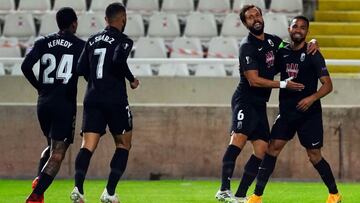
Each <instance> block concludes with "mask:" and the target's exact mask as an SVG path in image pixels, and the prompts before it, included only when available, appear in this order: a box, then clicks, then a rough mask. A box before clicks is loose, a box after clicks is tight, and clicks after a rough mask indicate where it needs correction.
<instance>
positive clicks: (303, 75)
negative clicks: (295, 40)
mask: <svg viewBox="0 0 360 203" xmlns="http://www.w3.org/2000/svg"><path fill="white" fill-rule="evenodd" d="M306 50H307V46H306V44H305V45H304V47H303V48H301V49H299V50H292V49H291V47H290V44H285V45H284V47H282V48H280V49H279V51H278V53H277V55H276V60H275V66H276V67H277V68H278V71H279V72H280V74H281V80H285V79H287V78H289V77H294V79H293V81H294V82H297V83H301V84H303V85H305V89H303V90H302V91H293V90H288V89H281V90H280V95H279V101H280V114H282V115H283V116H293V117H294V118H296V117H298V116H301V115H304V114H308V113H318V112H321V103H320V100H317V101H315V102H314V103H313V104H312V105H311V106H310V108H309V109H308V110H307V111H305V112H301V111H299V110H297V109H296V105H297V104H298V102H299V101H300V100H301V99H303V98H305V97H308V96H310V95H312V94H314V93H315V92H316V91H317V89H318V80H319V78H320V77H322V76H329V72H328V70H327V68H326V64H325V60H324V57H323V56H322V55H321V53H320V52H319V51H318V52H316V53H315V55H312V54H307V53H306Z"/></svg>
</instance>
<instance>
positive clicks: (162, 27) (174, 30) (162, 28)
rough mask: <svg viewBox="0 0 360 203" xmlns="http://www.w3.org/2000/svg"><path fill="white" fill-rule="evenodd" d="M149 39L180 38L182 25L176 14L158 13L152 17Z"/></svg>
mask: <svg viewBox="0 0 360 203" xmlns="http://www.w3.org/2000/svg"><path fill="white" fill-rule="evenodd" d="M148 36H149V37H162V38H166V39H174V38H175V37H177V36H180V24H179V20H178V18H177V16H176V14H171V13H163V12H156V13H154V14H153V15H152V16H151V17H150V22H149V30H148Z"/></svg>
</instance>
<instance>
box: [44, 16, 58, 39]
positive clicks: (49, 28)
mask: <svg viewBox="0 0 360 203" xmlns="http://www.w3.org/2000/svg"><path fill="white" fill-rule="evenodd" d="M55 14H56V13H55V12H47V13H45V14H44V15H42V16H41V19H40V22H41V25H40V30H39V35H41V36H45V35H47V34H49V33H53V32H57V31H58V30H59V28H58V26H57V24H56V19H55V16H56V15H55Z"/></svg>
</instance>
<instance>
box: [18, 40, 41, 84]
mask: <svg viewBox="0 0 360 203" xmlns="http://www.w3.org/2000/svg"><path fill="white" fill-rule="evenodd" d="M41 41H42V39H40V40H38V41H36V42H35V43H34V46H33V47H32V49H31V50H30V52H29V53H28V54H27V55H26V57H25V59H24V61H23V63H22V64H21V71H22V72H23V74H24V76H25V77H26V79H27V80H28V81H29V82H30V83H31V85H32V86H34V87H35V88H36V89H39V88H40V83H39V81H38V80H37V79H36V77H35V74H34V72H33V67H34V65H35V64H36V62H37V61H38V60H39V59H40V58H41V53H40V50H41Z"/></svg>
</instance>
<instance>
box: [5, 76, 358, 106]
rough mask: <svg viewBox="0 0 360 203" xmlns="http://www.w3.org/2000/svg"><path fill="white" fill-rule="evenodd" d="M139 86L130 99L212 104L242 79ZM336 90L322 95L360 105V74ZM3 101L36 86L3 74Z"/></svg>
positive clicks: (21, 99)
mask: <svg viewBox="0 0 360 203" xmlns="http://www.w3.org/2000/svg"><path fill="white" fill-rule="evenodd" d="M140 82H141V85H140V88H138V89H137V90H135V91H133V90H129V91H128V93H129V100H130V102H131V103H136V104H161V105H163V104H165V105H167V104H191V105H192V104H210V105H229V104H230V100H231V96H232V94H233V92H234V90H235V88H236V86H237V84H238V82H239V79H238V78H233V77H214V78H208V77H142V78H140ZM333 83H334V90H333V92H332V93H331V94H330V95H328V96H326V97H325V98H323V99H322V103H323V104H328V105H359V104H360V94H359V91H358V89H357V88H356V87H360V78H339V77H333ZM0 87H1V91H0V103H13V102H16V103H35V102H36V99H37V95H36V92H35V91H34V89H33V87H32V86H31V85H30V84H29V83H28V82H27V81H26V79H25V78H24V77H23V76H2V77H0ZM85 89H86V83H85V81H84V80H83V79H82V78H81V79H79V85H78V102H79V103H81V102H82V101H83V96H84V92H85ZM277 103H278V90H273V94H272V96H271V98H270V101H269V104H277Z"/></svg>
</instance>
